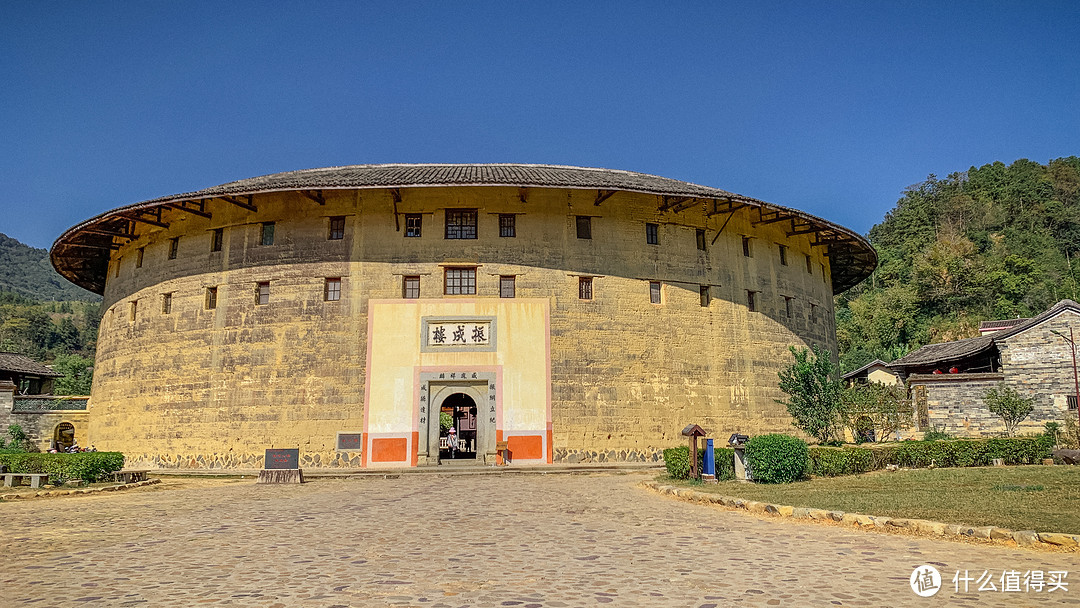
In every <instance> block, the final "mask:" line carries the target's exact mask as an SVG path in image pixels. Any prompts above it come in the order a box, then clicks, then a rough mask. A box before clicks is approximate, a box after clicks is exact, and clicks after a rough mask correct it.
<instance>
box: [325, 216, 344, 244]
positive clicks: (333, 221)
mask: <svg viewBox="0 0 1080 608" xmlns="http://www.w3.org/2000/svg"><path fill="white" fill-rule="evenodd" d="M343 238H345V216H344V215H338V216H335V217H332V218H330V235H329V236H328V237H327V239H328V240H331V241H340V240H341V239H343Z"/></svg>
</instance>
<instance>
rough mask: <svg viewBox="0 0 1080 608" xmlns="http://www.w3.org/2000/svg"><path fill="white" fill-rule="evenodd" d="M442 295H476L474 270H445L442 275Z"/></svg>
mask: <svg viewBox="0 0 1080 608" xmlns="http://www.w3.org/2000/svg"><path fill="white" fill-rule="evenodd" d="M443 293H444V294H446V295H448V296H472V295H476V269H475V268H447V269H446V273H445V274H444V275H443Z"/></svg>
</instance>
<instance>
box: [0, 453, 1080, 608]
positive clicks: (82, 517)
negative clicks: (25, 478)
mask: <svg viewBox="0 0 1080 608" xmlns="http://www.w3.org/2000/svg"><path fill="white" fill-rule="evenodd" d="M641 479H643V477H642V476H641V475H633V474H625V475H558V476H554V475H553V476H537V475H533V476H495V477H491V476H481V477H437V476H423V477H407V478H406V477H403V478H400V479H361V480H319V481H316V482H314V483H309V484H305V485H303V486H256V485H254V484H253V483H250V480H243V481H233V482H225V481H221V480H215V481H213V482H192V481H187V482H185V481H184V480H166V481H165V483H163V484H162V485H161V486H153V487H152V488H147V489H142V490H135V491H131V492H127V493H108V494H101V495H89V496H81V497H72V498H63V499H51V500H31V501H25V502H13V503H4V504H0V606H3V607H9V606H35V607H46V606H64V607H69V606H110V607H111V606H153V607H169V606H185V607H188V606H204V605H205V606H218V605H228V606H264V607H276V608H285V607H292V606H302V607H305V608H306V607H331V606H339V607H344V606H386V605H399V606H427V607H440V608H451V607H458V606H517V607H519V608H542V607H543V608H546V607H561V606H597V605H603V604H610V605H612V606H650V607H651V606H680V607H689V606H697V607H703V606H797V607H807V606H931V605H933V606H945V605H949V606H975V605H987V606H997V605H1001V606H1028V605H1060V604H1066V605H1080V558H1078V557H1077V555H1076V554H1053V553H1035V552H1031V551H1026V550H1019V549H1008V548H1001V547H993V546H978V545H971V544H962V543H952V542H946V541H940V540H929V539H920V538H915V537H905V536H898V535H888V534H877V533H872V532H859V531H854V530H846V529H841V528H836V527H829V526H820V525H813V524H805V523H797V522H793V521H790V520H784V521H777V520H768V519H763V518H759V517H757V516H754V515H750V514H745V513H738V512H729V511H723V510H718V509H715V508H713V507H709V506H705V505H697V504H690V503H685V502H681V501H677V500H673V499H671V498H668V497H662V496H659V495H656V494H653V493H650V492H647V491H644V490H642V489H640V488H637V487H635V484H636V483H637V482H638V481H640V480H641ZM170 486H171V487H170ZM924 563H929V564H934V565H936V566H937V568H938V569H939V570H941V571H942V573H943V575H944V577H945V578H946V579H947V580H946V581H945V583H944V585H943V587H944V588H943V589H942V591H941V592H940V593H939V594H938V595H937V596H936V597H933V598H926V599H924V598H919V597H917V596H916V595H915V594H914V593H913V592H912V591H911V589H910V587H909V585H908V577H909V575H910V573H911V572H912V569H913V568H914V567H915V566H918V565H920V564H924ZM1006 568H1009V569H1016V570H1019V571H1021V572H1023V571H1025V570H1044V571H1047V570H1068V571H1070V575H1069V579H1072V580H1069V579H1067V580H1069V582H1070V583H1071V584H1070V591H1069V592H1068V593H1062V592H1060V591H1057V592H1055V593H1053V594H1046V593H1042V594H1038V593H1034V592H1029V593H1008V594H1006V593H1002V592H989V591H984V592H976V591H975V589H974V588H972V589H971V592H970V593H967V594H955V593H954V592H953V589H952V582H951V577H952V574H953V573H954V572H955V571H956V570H957V569H961V570H963V569H967V570H969V571H978V573H980V574H981V572H982V571H983V570H991V571H995V572H996V573H998V574H1000V573H1001V571H1002V570H1004V569H1006Z"/></svg>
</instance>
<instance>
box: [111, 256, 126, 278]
mask: <svg viewBox="0 0 1080 608" xmlns="http://www.w3.org/2000/svg"><path fill="white" fill-rule="evenodd" d="M123 259H124V256H122V255H118V256H116V267H115V268H113V277H118V276H120V261H121V260H123Z"/></svg>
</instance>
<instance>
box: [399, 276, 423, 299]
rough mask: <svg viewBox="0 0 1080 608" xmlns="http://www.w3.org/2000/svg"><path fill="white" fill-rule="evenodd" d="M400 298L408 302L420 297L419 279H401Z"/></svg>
mask: <svg viewBox="0 0 1080 608" xmlns="http://www.w3.org/2000/svg"><path fill="white" fill-rule="evenodd" d="M401 297H403V298H405V299H408V300H415V299H416V298H419V297H420V277H418V276H411V277H401Z"/></svg>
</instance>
